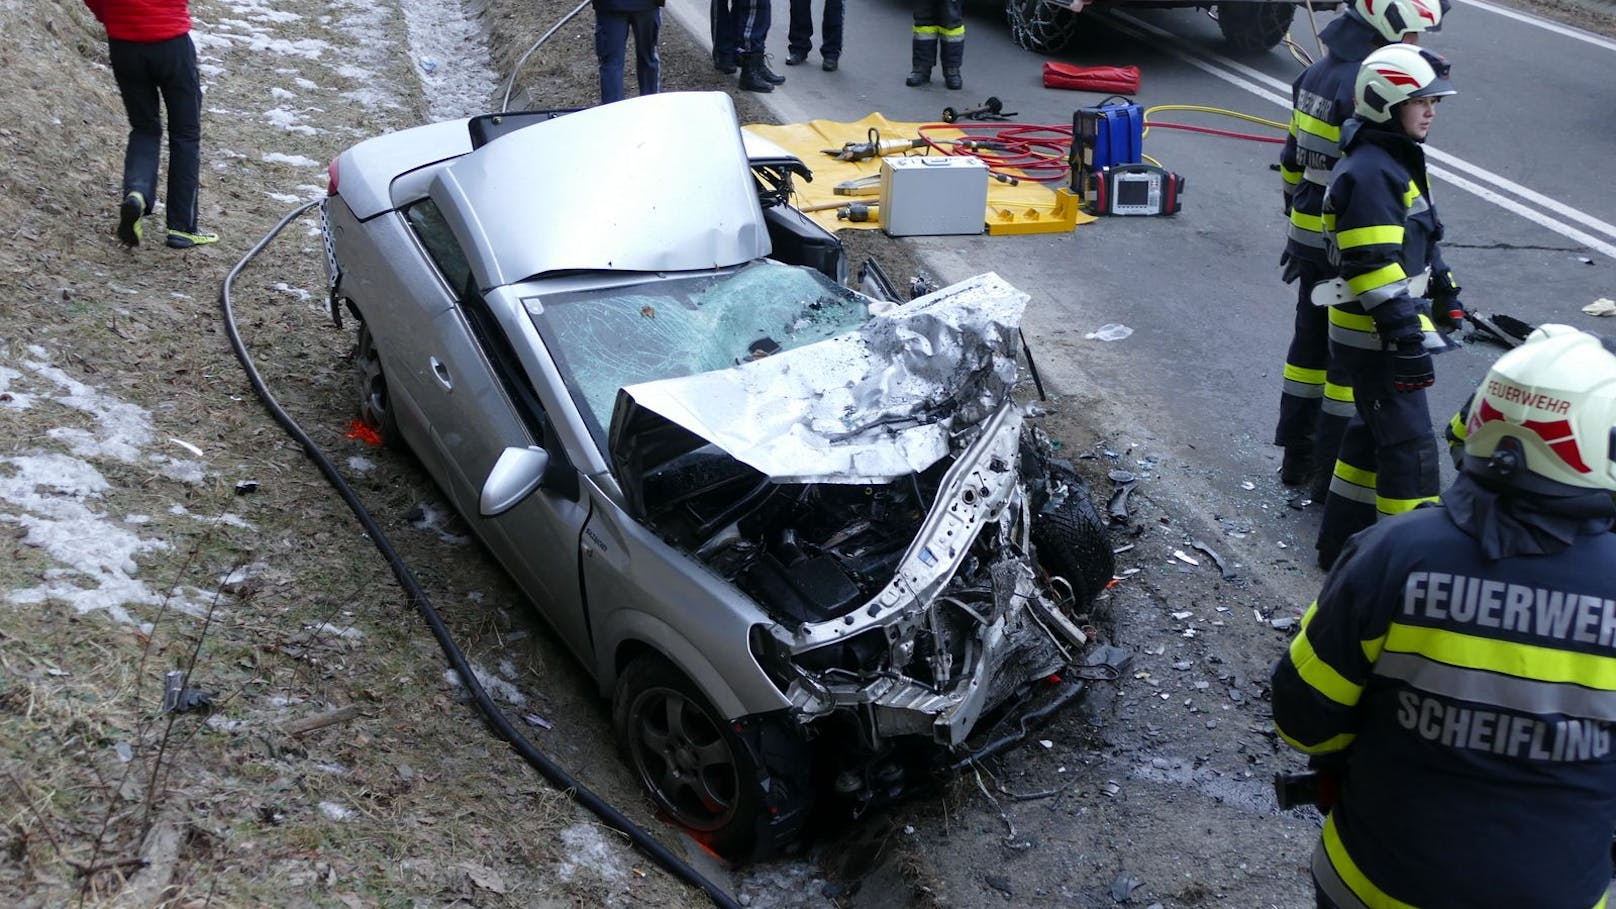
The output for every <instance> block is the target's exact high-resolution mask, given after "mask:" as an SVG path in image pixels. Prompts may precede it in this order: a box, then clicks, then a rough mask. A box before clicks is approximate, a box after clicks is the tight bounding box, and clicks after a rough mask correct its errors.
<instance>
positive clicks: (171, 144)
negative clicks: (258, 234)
mask: <svg viewBox="0 0 1616 909" xmlns="http://www.w3.org/2000/svg"><path fill="white" fill-rule="evenodd" d="M84 5H85V6H87V7H89V8H90V12H92V13H94V14H95V18H96V19H97V20H98V21H99V22H100V23H101V24H102V26H104V27H105V28H106V30H107V51H108V56H109V57H110V58H111V61H112V75H113V77H114V78H115V79H117V81H118V93H119V94H120V95H122V96H123V106H124V111H125V112H126V113H127V114H128V115H129V145H128V148H127V149H126V150H125V151H124V156H123V201H122V202H121V203H120V204H119V206H118V239H119V240H121V241H122V242H123V243H124V245H126V246H138V245H139V244H140V235H141V226H140V221H141V218H143V217H145V216H146V215H149V214H151V211H152V203H153V202H155V201H156V198H157V162H158V158H159V156H160V154H161V151H162V143H163V118H162V111H161V110H160V109H159V106H158V105H159V100H160V101H161V105H162V107H163V108H166V109H167V111H168V198H167V200H166V209H165V212H166V217H167V221H168V236H167V241H166V242H167V243H168V245H169V246H170V247H173V248H174V249H189V248H190V247H192V246H201V245H203V244H205V243H214V242H217V241H218V239H219V236H218V235H217V234H213V233H208V232H205V231H203V230H201V229H199V228H198V227H197V223H196V219H197V214H196V197H197V190H198V187H199V185H200V182H201V179H200V178H201V170H202V80H201V77H200V76H199V75H198V74H197V68H196V46H195V45H194V44H192V43H191V10H190V6H189V4H188V2H187V0H84Z"/></svg>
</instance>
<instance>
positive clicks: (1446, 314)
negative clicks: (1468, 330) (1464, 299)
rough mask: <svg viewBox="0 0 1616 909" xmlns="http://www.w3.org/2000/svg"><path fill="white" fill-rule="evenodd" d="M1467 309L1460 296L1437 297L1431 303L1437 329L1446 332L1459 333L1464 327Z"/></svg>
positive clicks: (1433, 319)
mask: <svg viewBox="0 0 1616 909" xmlns="http://www.w3.org/2000/svg"><path fill="white" fill-rule="evenodd" d="M1464 317H1465V308H1464V304H1463V303H1460V302H1459V295H1458V294H1454V295H1453V296H1451V297H1437V298H1435V299H1433V300H1432V301H1431V319H1432V321H1434V322H1436V327H1438V328H1441V329H1443V330H1445V331H1458V330H1459V329H1460V328H1461V327H1463V326H1464Z"/></svg>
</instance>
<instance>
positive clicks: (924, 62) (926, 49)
mask: <svg viewBox="0 0 1616 909" xmlns="http://www.w3.org/2000/svg"><path fill="white" fill-rule="evenodd" d="M909 56H910V63H909V78H907V79H905V80H903V84H904V85H907V86H909V87H910V88H914V87H915V86H917V85H925V84H926V83H927V82H930V81H931V68H932V65H933V64H935V63H936V62H937V39H936V38H922V37H920V36H918V35H916V36H915V37H914V38H913V39H911V40H910V43H909Z"/></svg>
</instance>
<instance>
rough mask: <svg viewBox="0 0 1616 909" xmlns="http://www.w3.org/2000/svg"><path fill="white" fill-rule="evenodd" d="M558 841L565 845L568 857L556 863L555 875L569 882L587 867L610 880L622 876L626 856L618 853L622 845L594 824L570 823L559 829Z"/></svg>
mask: <svg viewBox="0 0 1616 909" xmlns="http://www.w3.org/2000/svg"><path fill="white" fill-rule="evenodd" d="M561 841H562V842H563V843H566V844H567V852H568V854H569V855H570V858H569V859H568V860H567V861H565V862H562V863H561V864H560V865H558V866H556V877H559V878H561V879H562V880H564V881H570V880H572V878H573V876H574V875H576V874H577V873H578V872H579V871H581V870H583V869H586V868H587V869H589V870H591V871H593V872H595V873H596V874H598V875H600V876H601V878H603V879H605V880H606V881H608V882H611V883H617V882H618V881H621V880H622V879H623V864H624V862H625V861H626V860H627V859H626V857H625V856H623V855H622V854H621V849H622V847H621V846H616V845H614V844H613V843H612V842H611V841H610V840H608V839H606V837H604V836H602V835H601V833H600V829H599V828H598V827H596V826H595V825H593V824H573V825H572V826H571V827H568V828H567V829H565V830H563V831H561Z"/></svg>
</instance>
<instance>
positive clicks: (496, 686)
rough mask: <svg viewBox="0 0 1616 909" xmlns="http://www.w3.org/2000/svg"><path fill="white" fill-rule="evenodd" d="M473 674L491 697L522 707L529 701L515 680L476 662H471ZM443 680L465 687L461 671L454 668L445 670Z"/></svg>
mask: <svg viewBox="0 0 1616 909" xmlns="http://www.w3.org/2000/svg"><path fill="white" fill-rule="evenodd" d="M471 674H472V675H474V676H476V677H477V684H479V685H481V686H483V690H484V691H486V692H488V694H489V696H490V697H493V698H495V699H497V700H501V701H504V702H505V703H507V704H511V705H513V706H516V707H520V706H522V705H523V704H526V703H527V697H526V696H525V695H523V694H522V692H521V691H520V690H519V689H517V687H516V684H515V683H514V682H511V681H509V680H507V679H502V678H500V677H499V676H497V675H495V674H494V673H492V672H489V671H488V670H487V669H484V668H483V667H481V666H479V665H477V664H476V663H472V664H471ZM443 680H444V681H446V682H448V683H449V685H450V686H451V687H453V688H456V689H462V688H464V687H465V685H464V684H462V683H461V681H460V673H458V672H456V671H454V670H453V669H445V670H444V671H443Z"/></svg>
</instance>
